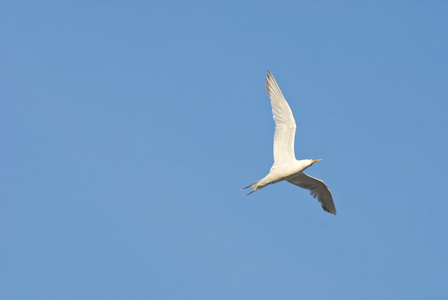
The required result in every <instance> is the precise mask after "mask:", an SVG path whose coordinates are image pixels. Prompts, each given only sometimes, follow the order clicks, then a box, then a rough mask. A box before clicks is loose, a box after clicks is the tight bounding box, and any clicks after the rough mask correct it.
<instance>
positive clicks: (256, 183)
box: [243, 179, 261, 196]
mask: <svg viewBox="0 0 448 300" xmlns="http://www.w3.org/2000/svg"><path fill="white" fill-rule="evenodd" d="M260 181H261V179H260V180H258V181H257V182H254V183H252V184H250V185H248V186H246V187H245V188H243V190H245V189H248V188H250V187H251V188H253V190H252V191H251V192H250V193H249V194H247V195H248V196H249V195H250V194H252V193H253V192H256V191H258V190H259V188H258V183H259V182H260Z"/></svg>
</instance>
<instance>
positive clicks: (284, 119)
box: [266, 71, 296, 165]
mask: <svg viewBox="0 0 448 300" xmlns="http://www.w3.org/2000/svg"><path fill="white" fill-rule="evenodd" d="M266 90H267V91H268V94H269V97H270V98H271V106H272V114H273V115H274V121H275V134H274V165H279V164H282V163H285V162H288V161H293V160H295V155H294V136H295V133H296V122H295V120H294V116H293V115H292V111H291V108H289V105H288V102H286V100H285V97H283V94H282V91H280V88H279V87H278V85H277V82H276V81H275V79H274V76H272V74H271V72H270V71H268V75H267V77H266Z"/></svg>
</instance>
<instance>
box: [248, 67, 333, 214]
mask: <svg viewBox="0 0 448 300" xmlns="http://www.w3.org/2000/svg"><path fill="white" fill-rule="evenodd" d="M266 90H267V91H268V94H269V97H270V98H271V106H272V113H273V116H274V121H275V134H274V164H273V165H272V168H271V170H270V172H269V174H268V175H266V176H265V177H264V178H262V179H260V180H258V181H257V182H255V183H253V184H251V185H249V186H247V187H245V188H249V187H252V191H251V192H250V193H249V195H250V194H252V193H253V192H256V191H258V190H260V189H262V188H264V187H265V186H267V185H269V184H273V183H277V182H280V181H283V180H286V181H288V182H290V183H292V184H295V185H297V186H299V187H301V188H304V189H307V190H310V191H311V195H312V196H313V197H315V198H317V200H319V202H320V203H321V204H322V208H323V209H324V210H325V211H327V212H329V213H332V214H336V208H335V207H334V203H333V198H332V196H331V193H330V191H329V190H328V188H327V186H326V185H325V183H324V182H323V181H321V180H319V179H316V178H313V177H311V176H308V175H306V174H305V173H303V171H304V170H305V169H306V168H308V167H310V166H311V165H312V164H314V163H315V162H316V161H319V160H320V159H318V160H311V159H303V160H297V159H296V158H295V154H294V137H295V133H296V122H295V120H294V116H293V115H292V111H291V108H290V107H289V105H288V103H287V102H286V99H285V97H283V94H282V92H281V91H280V88H279V87H278V85H277V82H276V81H275V79H274V76H272V74H271V72H269V71H268V76H267V77H266Z"/></svg>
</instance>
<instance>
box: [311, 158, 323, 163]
mask: <svg viewBox="0 0 448 300" xmlns="http://www.w3.org/2000/svg"><path fill="white" fill-rule="evenodd" d="M319 160H322V159H316V160H313V164H314V163H315V162H316V161H319Z"/></svg>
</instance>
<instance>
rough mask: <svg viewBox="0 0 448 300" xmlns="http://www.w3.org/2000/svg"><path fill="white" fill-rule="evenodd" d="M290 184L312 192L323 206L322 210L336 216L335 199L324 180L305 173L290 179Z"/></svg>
mask: <svg viewBox="0 0 448 300" xmlns="http://www.w3.org/2000/svg"><path fill="white" fill-rule="evenodd" d="M288 182H290V183H292V184H295V185H297V186H300V187H301V188H304V189H306V190H309V191H310V192H311V195H312V196H313V197H314V198H317V200H318V201H319V202H320V204H322V208H323V209H324V210H325V211H327V212H329V213H332V214H334V215H335V214H336V208H335V207H334V203H333V197H332V196H331V193H330V190H329V189H328V187H327V186H326V185H325V183H324V182H323V181H322V180H319V179H316V178H313V177H311V176H308V175H306V174H304V173H299V174H297V175H295V176H293V177H291V178H289V179H288Z"/></svg>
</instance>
